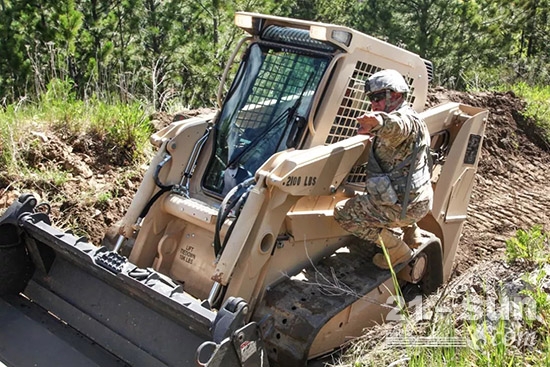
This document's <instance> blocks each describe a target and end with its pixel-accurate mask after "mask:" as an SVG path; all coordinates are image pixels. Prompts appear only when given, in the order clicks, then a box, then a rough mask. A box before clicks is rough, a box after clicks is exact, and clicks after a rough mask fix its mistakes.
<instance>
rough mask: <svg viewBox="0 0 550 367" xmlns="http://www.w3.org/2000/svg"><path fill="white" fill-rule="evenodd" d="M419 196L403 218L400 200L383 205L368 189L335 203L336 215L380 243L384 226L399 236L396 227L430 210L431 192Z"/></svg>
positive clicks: (349, 227)
mask: <svg viewBox="0 0 550 367" xmlns="http://www.w3.org/2000/svg"><path fill="white" fill-rule="evenodd" d="M430 194H431V193H430ZM418 199H420V200H416V201H414V200H413V202H411V203H409V205H408V206H407V211H406V214H405V217H404V218H401V212H402V206H401V205H400V204H399V203H396V204H393V205H383V204H380V203H378V202H376V201H374V200H372V198H371V196H370V195H368V194H366V193H365V194H362V195H356V196H354V197H352V198H349V199H346V200H342V201H340V202H339V203H337V204H336V207H335V208H334V219H335V220H336V221H337V222H338V223H339V224H340V226H342V228H344V229H345V230H346V231H348V232H350V233H352V234H353V235H355V236H356V237H359V238H361V239H363V240H368V241H371V242H374V243H375V244H377V245H380V243H379V235H380V233H381V232H382V231H383V230H389V231H390V232H392V234H393V235H394V236H399V235H400V234H399V233H396V231H399V229H400V228H405V227H407V226H411V225H413V224H415V223H416V222H418V221H419V220H420V219H422V218H423V217H424V216H425V215H426V214H428V212H429V211H430V210H431V206H432V197H431V195H421V197H418Z"/></svg>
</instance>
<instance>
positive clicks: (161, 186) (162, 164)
mask: <svg viewBox="0 0 550 367" xmlns="http://www.w3.org/2000/svg"><path fill="white" fill-rule="evenodd" d="M171 159H172V156H171V155H170V154H166V156H165V157H164V159H163V160H162V161H161V162H160V163H159V164H158V165H157V167H156V169H155V173H154V175H153V178H154V180H155V184H156V185H157V186H158V187H160V188H161V189H164V188H169V189H171V188H172V187H173V186H174V185H165V184H163V183H162V182H160V179H159V173H160V170H161V169H162V168H163V167H164V165H165V164H166V163H168V162H170V160H171Z"/></svg>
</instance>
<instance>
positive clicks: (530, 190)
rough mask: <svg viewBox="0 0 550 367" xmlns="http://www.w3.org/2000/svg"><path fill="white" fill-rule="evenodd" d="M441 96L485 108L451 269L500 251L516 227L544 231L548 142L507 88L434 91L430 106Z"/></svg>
mask: <svg viewBox="0 0 550 367" xmlns="http://www.w3.org/2000/svg"><path fill="white" fill-rule="evenodd" d="M445 100H450V101H453V102H461V103H465V104H469V105H472V106H476V107H484V108H488V109H489V119H488V122H487V128H486V131H485V133H486V136H485V138H484V142H483V147H482V156H481V161H480V165H479V167H478V172H477V175H476V183H475V186H474V191H473V193H472V198H471V201H470V205H469V208H468V220H467V222H466V226H465V228H464V232H463V237H462V239H461V243H460V247H459V252H458V254H457V260H456V265H457V272H458V274H460V273H462V272H464V271H465V270H466V269H468V268H469V267H471V266H472V265H474V264H475V263H477V262H479V261H480V260H488V259H490V258H491V257H494V255H495V253H501V252H502V251H503V250H504V247H505V240H506V239H508V238H510V237H511V236H513V235H514V234H515V232H516V230H517V229H520V228H521V229H529V228H530V227H532V226H533V225H537V224H538V225H542V226H543V227H544V228H545V229H546V230H547V231H548V230H550V184H549V182H550V171H549V169H548V168H549V167H550V146H548V145H547V143H545V142H544V141H543V140H542V138H541V134H540V133H539V132H538V131H537V128H536V126H535V125H534V123H533V121H530V120H528V119H525V118H524V117H523V116H522V115H521V111H522V110H523V109H524V102H523V101H522V100H521V99H520V98H518V97H516V96H515V95H514V94H513V93H512V92H507V93H478V94H467V93H458V92H450V91H445V90H442V89H435V90H433V91H431V93H430V104H438V103H441V102H443V101H445Z"/></svg>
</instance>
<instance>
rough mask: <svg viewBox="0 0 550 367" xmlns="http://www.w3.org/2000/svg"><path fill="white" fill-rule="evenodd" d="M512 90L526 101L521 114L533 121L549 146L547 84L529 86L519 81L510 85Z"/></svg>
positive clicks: (549, 95) (549, 91)
mask: <svg viewBox="0 0 550 367" xmlns="http://www.w3.org/2000/svg"><path fill="white" fill-rule="evenodd" d="M512 89H513V91H514V92H515V93H516V94H518V95H519V96H520V97H522V98H524V99H525V100H526V101H527V107H526V109H525V111H524V112H523V114H524V115H525V116H526V117H529V118H531V119H533V121H535V124H536V125H537V127H538V128H540V129H541V131H542V134H543V135H544V138H545V140H546V142H547V143H548V146H549V147H550V87H549V86H548V85H537V86H529V85H528V84H527V83H525V82H519V83H517V84H515V85H514V86H512Z"/></svg>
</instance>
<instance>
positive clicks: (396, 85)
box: [365, 69, 410, 94]
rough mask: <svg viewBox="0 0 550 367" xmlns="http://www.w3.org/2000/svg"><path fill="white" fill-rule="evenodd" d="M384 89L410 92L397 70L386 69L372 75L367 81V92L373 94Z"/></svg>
mask: <svg viewBox="0 0 550 367" xmlns="http://www.w3.org/2000/svg"><path fill="white" fill-rule="evenodd" d="M382 90H392V91H394V92H397V93H409V92H410V88H409V86H408V84H407V82H406V81H405V78H403V75H401V73H399V72H398V71H397V70H393V69H386V70H382V71H379V72H376V73H374V74H372V75H371V76H370V78H369V79H368V80H367V82H366V83H365V93H367V94H372V93H376V92H378V91H382Z"/></svg>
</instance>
